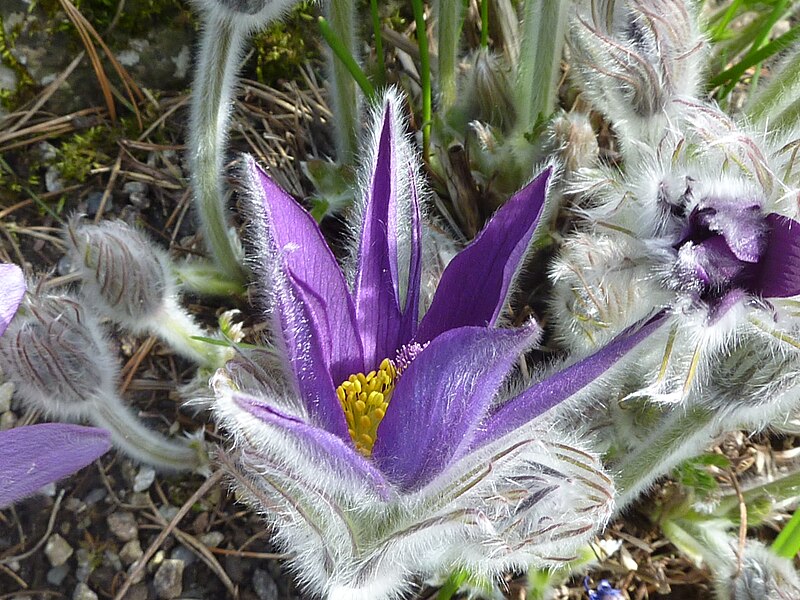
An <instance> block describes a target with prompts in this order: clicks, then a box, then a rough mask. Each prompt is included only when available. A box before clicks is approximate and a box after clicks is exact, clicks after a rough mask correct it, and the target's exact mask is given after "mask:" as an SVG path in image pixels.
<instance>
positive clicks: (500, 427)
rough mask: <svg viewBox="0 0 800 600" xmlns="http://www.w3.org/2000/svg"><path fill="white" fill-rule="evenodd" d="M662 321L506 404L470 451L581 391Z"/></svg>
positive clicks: (629, 331)
mask: <svg viewBox="0 0 800 600" xmlns="http://www.w3.org/2000/svg"><path fill="white" fill-rule="evenodd" d="M665 321H666V317H664V316H663V315H657V316H656V317H653V318H652V319H650V320H649V321H648V322H647V323H645V324H644V325H642V326H641V327H638V328H637V326H633V327H630V328H628V329H627V330H626V331H624V332H622V333H621V334H620V335H618V336H617V337H616V338H614V340H612V341H611V343H610V344H608V345H607V346H606V347H605V348H603V349H602V350H599V351H598V352H595V353H594V354H592V355H591V356H589V357H587V358H584V359H583V360H581V361H579V362H577V363H575V364H574V365H570V366H569V367H567V368H566V369H564V370H563V371H559V372H558V373H556V374H555V375H552V376H551V377H548V378H547V379H545V380H544V381H541V382H539V383H537V384H535V385H533V386H532V387H530V388H528V389H527V390H525V391H524V392H522V393H521V394H520V395H519V396H517V397H515V398H513V399H512V400H509V401H508V402H506V403H505V404H503V405H502V406H501V407H500V408H499V409H498V410H497V411H495V412H494V414H492V415H491V416H490V418H489V419H488V421H487V422H486V427H485V429H483V430H482V431H480V432H479V433H478V435H477V436H476V439H475V441H474V443H473V447H474V448H476V447H479V446H482V445H484V444H486V443H488V442H491V441H494V440H496V439H498V438H500V437H502V436H503V435H505V434H507V433H509V432H510V431H513V430H514V429H517V428H518V427H521V426H522V425H524V424H525V423H527V422H528V421H531V420H532V419H534V418H535V417H537V416H539V415H540V414H542V413H544V412H545V411H547V410H549V409H550V408H552V407H554V406H556V405H557V404H559V403H561V402H563V401H564V400H566V399H567V398H569V397H570V396H572V395H573V394H576V393H577V392H579V391H581V390H582V389H583V388H585V387H586V386H587V385H589V384H590V383H592V382H593V381H595V380H596V379H597V378H598V377H600V376H601V375H603V374H604V373H605V372H606V371H608V370H609V369H610V368H611V367H613V366H614V365H615V364H616V363H617V362H618V361H619V360H620V359H622V358H623V357H624V356H625V355H626V354H628V353H629V352H630V351H631V350H633V349H634V348H636V346H638V345H639V344H640V343H641V342H643V341H644V340H646V339H647V338H648V337H649V336H650V335H651V334H652V333H654V332H655V331H656V330H657V329H658V328H659V327H661V325H662V324H663V323H664V322H665Z"/></svg>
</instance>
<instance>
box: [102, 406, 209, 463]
mask: <svg viewBox="0 0 800 600" xmlns="http://www.w3.org/2000/svg"><path fill="white" fill-rule="evenodd" d="M96 404H97V409H96V410H93V411H92V412H91V414H90V415H88V417H89V420H90V421H92V423H93V424H94V425H96V426H97V427H102V428H103V429H107V430H108V431H109V432H110V433H111V440H112V442H113V443H114V445H115V446H116V447H117V448H119V449H120V450H122V451H123V452H125V453H126V454H127V455H128V456H131V457H133V458H134V459H135V460H138V461H141V462H144V463H147V464H149V465H152V466H153V467H155V468H157V469H161V470H165V471H194V470H195V469H198V468H200V467H202V466H203V465H204V464H206V463H207V462H208V459H207V458H206V457H205V454H204V451H203V449H202V447H201V446H200V443H199V442H197V443H185V442H183V441H173V440H170V439H168V438H166V437H164V436H163V435H161V434H160V433H158V432H155V431H153V430H151V429H148V428H147V427H145V425H144V424H143V423H142V422H141V421H140V420H139V418H138V417H137V416H136V415H135V414H134V413H133V411H131V410H130V409H129V408H128V407H127V406H125V405H123V404H122V401H121V400H120V399H119V398H103V399H97V401H96Z"/></svg>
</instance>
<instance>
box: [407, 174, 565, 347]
mask: <svg viewBox="0 0 800 600" xmlns="http://www.w3.org/2000/svg"><path fill="white" fill-rule="evenodd" d="M552 173H553V169H552V167H549V168H547V169H545V170H544V171H543V172H542V173H541V174H540V175H539V176H538V177H536V179H534V180H533V181H532V182H531V183H529V184H528V185H527V186H525V187H524V188H523V189H522V190H520V191H519V192H517V193H516V194H514V196H513V197H512V198H511V199H510V200H509V201H508V202H506V203H505V204H504V205H503V206H502V207H501V208H500V209H499V210H498V211H497V212H496V213H495V215H494V216H493V217H492V218H491V220H490V221H489V222H488V223H487V224H486V227H485V228H484V229H483V231H481V232H480V233H479V234H478V237H476V238H475V239H474V240H473V241H472V243H471V244H470V245H469V246H467V247H466V248H464V250H462V251H461V252H459V253H458V255H456V257H455V258H453V260H452V261H450V264H449V265H447V268H446V269H445V271H444V273H443V274H442V279H441V281H440V282H439V287H438V288H437V290H436V294H435V296H434V298H433V302H432V303H431V307H430V309H429V310H428V312H427V313H426V314H425V316H424V317H423V319H422V322H421V323H420V325H419V330H418V331H417V335H416V341H417V342H419V343H424V342H427V341H429V340H431V339H433V338H435V337H436V336H437V335H439V334H440V333H442V332H444V331H447V330H448V329H455V328H456V327H464V326H479V327H484V326H491V325H494V323H495V321H496V320H497V317H498V315H499V314H500V311H501V310H502V309H503V307H504V306H505V303H506V299H507V297H508V292H509V287H510V286H511V282H512V280H513V279H514V276H515V275H516V273H517V271H518V270H519V268H520V266H521V262H522V260H523V258H524V257H525V255H526V252H527V250H528V246H529V245H530V241H531V238H532V237H533V233H534V230H535V229H536V225H537V223H538V222H539V217H540V215H541V213H542V209H543V208H544V201H545V198H546V196H547V188H548V182H549V181H550V176H551V175H552Z"/></svg>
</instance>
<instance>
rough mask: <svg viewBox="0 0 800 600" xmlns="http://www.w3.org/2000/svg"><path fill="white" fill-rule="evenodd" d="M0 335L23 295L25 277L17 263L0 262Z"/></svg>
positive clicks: (12, 316)
mask: <svg viewBox="0 0 800 600" xmlns="http://www.w3.org/2000/svg"><path fill="white" fill-rule="evenodd" d="M0 287H2V291H0V335H3V332H4V331H5V330H6V327H8V324H9V323H10V322H11V319H13V318H14V315H15V314H16V312H17V308H18V307H19V303H20V302H22V297H23V296H24V295H25V278H24V277H23V275H22V270H21V269H20V268H19V267H18V266H17V265H7V264H0Z"/></svg>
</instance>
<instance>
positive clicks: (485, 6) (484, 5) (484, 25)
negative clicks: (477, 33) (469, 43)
mask: <svg viewBox="0 0 800 600" xmlns="http://www.w3.org/2000/svg"><path fill="white" fill-rule="evenodd" d="M488 47H489V0H481V48H488Z"/></svg>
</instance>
